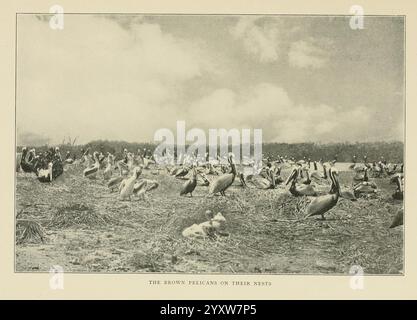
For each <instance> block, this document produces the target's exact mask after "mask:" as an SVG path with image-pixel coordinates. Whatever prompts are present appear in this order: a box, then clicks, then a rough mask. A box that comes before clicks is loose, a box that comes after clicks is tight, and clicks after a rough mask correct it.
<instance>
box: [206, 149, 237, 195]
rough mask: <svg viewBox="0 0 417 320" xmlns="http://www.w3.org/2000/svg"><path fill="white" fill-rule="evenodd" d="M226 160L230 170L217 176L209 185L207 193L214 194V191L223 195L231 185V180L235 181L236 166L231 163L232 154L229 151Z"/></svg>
mask: <svg viewBox="0 0 417 320" xmlns="http://www.w3.org/2000/svg"><path fill="white" fill-rule="evenodd" d="M228 161H229V163H230V167H231V169H232V170H231V172H230V173H225V174H223V175H221V176H220V177H218V178H217V179H216V180H215V181H214V182H213V183H212V184H211V185H210V189H209V194H210V195H214V194H216V193H219V192H220V194H221V195H223V196H225V195H226V194H225V191H226V190H227V189H228V188H229V187H230V186H231V185H232V183H233V181H235V178H236V166H235V164H234V163H233V154H232V153H230V154H229V157H228Z"/></svg>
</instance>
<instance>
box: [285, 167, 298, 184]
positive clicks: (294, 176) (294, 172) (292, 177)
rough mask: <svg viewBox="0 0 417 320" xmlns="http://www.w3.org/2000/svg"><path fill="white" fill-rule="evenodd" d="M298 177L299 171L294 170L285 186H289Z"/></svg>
mask: <svg viewBox="0 0 417 320" xmlns="http://www.w3.org/2000/svg"><path fill="white" fill-rule="evenodd" d="M296 177H297V169H295V168H294V169H293V170H292V172H291V174H290V175H289V176H288V178H287V180H286V181H285V185H288V183H290V181H291V180H294V179H295V178H296Z"/></svg>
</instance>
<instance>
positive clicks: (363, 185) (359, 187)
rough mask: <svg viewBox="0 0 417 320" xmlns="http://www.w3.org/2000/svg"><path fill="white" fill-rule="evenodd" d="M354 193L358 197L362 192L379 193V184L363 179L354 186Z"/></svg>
mask: <svg viewBox="0 0 417 320" xmlns="http://www.w3.org/2000/svg"><path fill="white" fill-rule="evenodd" d="M353 193H354V195H355V196H356V197H358V196H359V195H360V194H372V193H377V186H376V184H375V183H373V182H368V181H363V182H360V183H358V184H356V185H354V186H353Z"/></svg>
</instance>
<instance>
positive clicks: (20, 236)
mask: <svg viewBox="0 0 417 320" xmlns="http://www.w3.org/2000/svg"><path fill="white" fill-rule="evenodd" d="M16 226H17V228H16V232H17V235H16V239H17V243H18V244H21V243H27V242H30V243H39V242H42V243H43V242H45V239H46V234H45V231H44V229H43V228H42V226H41V225H40V224H39V223H38V222H36V221H34V220H27V219H20V220H17V221H16Z"/></svg>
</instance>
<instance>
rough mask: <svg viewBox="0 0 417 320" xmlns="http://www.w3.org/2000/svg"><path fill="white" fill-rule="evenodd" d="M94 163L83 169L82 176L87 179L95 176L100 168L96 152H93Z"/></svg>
mask: <svg viewBox="0 0 417 320" xmlns="http://www.w3.org/2000/svg"><path fill="white" fill-rule="evenodd" d="M93 159H94V160H95V162H94V164H93V165H92V166H91V167H89V168H87V169H85V170H84V171H83V176H84V177H86V178H89V179H92V178H95V177H96V175H97V172H98V170H99V169H100V162H99V160H98V152H94V153H93Z"/></svg>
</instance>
